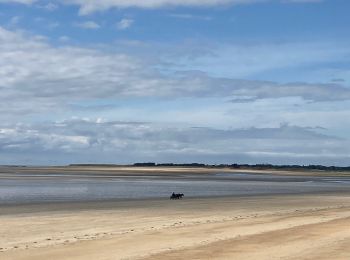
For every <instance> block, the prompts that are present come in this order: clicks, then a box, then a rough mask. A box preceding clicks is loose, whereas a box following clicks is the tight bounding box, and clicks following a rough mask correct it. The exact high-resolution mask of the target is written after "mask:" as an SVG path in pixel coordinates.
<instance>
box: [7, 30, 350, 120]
mask: <svg viewBox="0 0 350 260" xmlns="http://www.w3.org/2000/svg"><path fill="white" fill-rule="evenodd" d="M64 39H65V38H63V40H64ZM152 62H157V61H149V60H147V59H142V58H138V57H135V56H131V55H125V54H123V53H114V52H109V51H107V50H98V49H89V48H82V47H72V46H69V45H65V46H64V47H55V46H51V45H50V44H48V43H47V42H46V40H45V38H44V39H43V38H42V37H39V36H35V35H28V34H26V33H23V32H11V31H8V30H6V29H3V28H1V27H0V99H1V101H2V102H1V103H0V112H1V113H2V117H3V116H5V115H7V114H10V115H14V114H28V113H39V114H40V113H42V111H50V110H54V111H55V110H58V111H61V110H65V109H66V107H67V106H69V104H71V103H74V102H77V101H83V100H101V99H109V98H113V99H119V98H126V97H128V98H140V97H143V98H144V97H151V98H159V99H162V98H166V99H176V98H199V99H200V98H222V99H233V100H242V99H245V100H250V101H254V100H259V99H279V98H286V97H301V98H303V99H304V100H311V101H342V100H350V89H349V88H347V87H344V86H342V85H339V84H335V83H332V84H307V83H302V82H301V83H286V84H282V83H276V82H270V81H257V80H240V79H232V78H223V77H212V76H209V75H207V74H206V73H202V72H196V71H182V72H177V71H173V72H172V73H168V74H164V73H162V71H161V70H159V69H158V68H159V67H160V66H161V65H159V64H158V63H152Z"/></svg>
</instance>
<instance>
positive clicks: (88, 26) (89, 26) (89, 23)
mask: <svg viewBox="0 0 350 260" xmlns="http://www.w3.org/2000/svg"><path fill="white" fill-rule="evenodd" d="M74 25H75V26H77V27H80V28H83V29H92V30H96V29H100V28H101V26H100V25H99V24H98V23H96V22H94V21H86V22H82V23H75V24H74Z"/></svg>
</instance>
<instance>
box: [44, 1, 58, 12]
mask: <svg viewBox="0 0 350 260" xmlns="http://www.w3.org/2000/svg"><path fill="white" fill-rule="evenodd" d="M40 8H42V9H45V10H47V11H49V12H52V11H55V10H57V9H58V5H57V4H54V3H47V4H44V5H42V6H40Z"/></svg>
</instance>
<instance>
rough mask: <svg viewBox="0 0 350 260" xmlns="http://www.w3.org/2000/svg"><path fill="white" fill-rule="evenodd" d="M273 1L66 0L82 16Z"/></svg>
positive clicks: (295, 1)
mask: <svg viewBox="0 0 350 260" xmlns="http://www.w3.org/2000/svg"><path fill="white" fill-rule="evenodd" d="M271 1H273V0H149V1H143V0H128V1H126V0H66V1H65V3H68V4H74V5H79V6H80V14H82V15H86V14H90V13H93V12H96V11H105V10H108V9H110V8H130V7H135V8H164V7H175V6H180V7H181V6H182V7H212V6H222V5H239V4H252V3H265V2H271ZM280 1H281V2H289V3H290V2H293V3H297V2H299V3H312V2H320V1H317V0H299V1H298V0H280Z"/></svg>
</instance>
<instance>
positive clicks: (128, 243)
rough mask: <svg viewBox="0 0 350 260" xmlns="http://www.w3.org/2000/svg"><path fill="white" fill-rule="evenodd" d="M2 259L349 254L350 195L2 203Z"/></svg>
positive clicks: (336, 256)
mask: <svg viewBox="0 0 350 260" xmlns="http://www.w3.org/2000/svg"><path fill="white" fill-rule="evenodd" d="M0 210H1V215H0V234H1V237H0V248H1V249H0V250H1V252H0V258H1V259H16V260H17V259H349V257H350V249H349V248H350V247H349V245H350V229H349V227H350V195H346V194H338V195H335V194H333V195H329V194H328V195H294V196H290V195H289V196H267V197H246V198H237V197H236V198H214V199H187V200H182V201H169V200H144V201H119V202H102V203H94V202H90V203H70V204H55V205H40V204H39V205H25V206H16V207H9V206H8V207H2V208H1V209H0Z"/></svg>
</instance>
